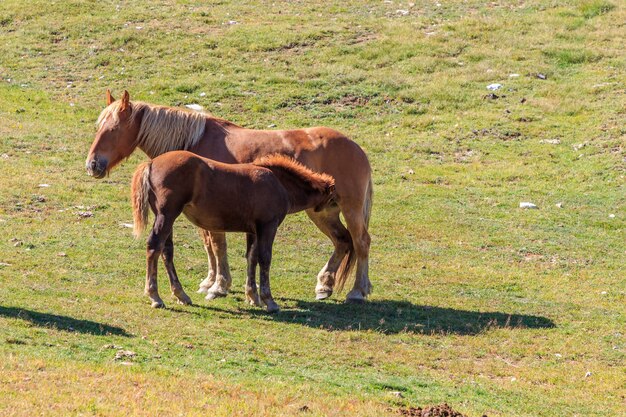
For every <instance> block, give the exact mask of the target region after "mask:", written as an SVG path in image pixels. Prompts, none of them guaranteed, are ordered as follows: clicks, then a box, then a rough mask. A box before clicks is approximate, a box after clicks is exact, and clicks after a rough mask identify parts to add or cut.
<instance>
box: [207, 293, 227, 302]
mask: <svg viewBox="0 0 626 417" xmlns="http://www.w3.org/2000/svg"><path fill="white" fill-rule="evenodd" d="M223 297H226V294H222V293H219V292H214V291H209V292H208V293H207V295H206V297H204V299H205V300H207V301H211V300H215V299H216V298H223Z"/></svg>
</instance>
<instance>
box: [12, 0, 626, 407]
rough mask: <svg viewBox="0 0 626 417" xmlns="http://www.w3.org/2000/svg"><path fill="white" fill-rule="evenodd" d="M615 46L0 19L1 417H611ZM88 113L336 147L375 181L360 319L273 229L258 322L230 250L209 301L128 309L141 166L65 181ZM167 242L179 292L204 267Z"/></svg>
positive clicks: (573, 26) (203, 24)
mask: <svg viewBox="0 0 626 417" xmlns="http://www.w3.org/2000/svg"><path fill="white" fill-rule="evenodd" d="M397 10H409V14H408V15H407V16H403V15H402V14H400V13H398V12H397ZM231 21H235V22H236V23H234V24H230V23H229V22H231ZM624 21H626V9H625V8H624V6H623V5H621V4H620V3H619V2H612V3H607V2H599V1H592V2H579V1H563V2H554V1H539V0H534V1H533V0H531V1H524V2H514V3H512V2H502V3H485V2H479V1H474V0H470V1H449V2H441V6H437V5H436V2H425V1H417V2H414V5H413V6H409V5H408V4H407V3H403V2H395V1H394V2H393V3H385V2H382V1H376V2H363V1H347V2H333V3H326V2H324V3H322V2H285V3H283V2H275V3H271V2H257V1H253V2H217V1H215V2H210V3H208V2H207V3H205V2H194V1H174V2H162V3H158V4H157V3H149V4H148V3H145V2H122V3H120V2H108V1H105V2H91V1H80V0H77V1H72V2H69V1H61V2H56V3H50V2H43V1H42V2H39V1H33V2H29V6H28V7H25V6H24V4H23V2H18V1H14V0H9V1H5V2H2V3H1V4H0V39H2V42H0V155H1V157H0V234H1V236H2V239H0V262H2V266H0V358H1V359H2V360H1V362H2V365H0V367H1V368H0V369H1V374H2V376H3V377H2V378H0V414H12V415H25V416H26V415H36V414H42V413H44V414H52V415H125V414H137V415H155V414H165V415H170V414H171V415H174V414H176V415H179V414H182V415H200V414H203V415H207V413H208V414H209V415H305V414H306V415H372V416H379V415H385V414H389V415H397V409H398V407H402V406H426V405H430V404H437V403H441V402H448V403H449V404H450V405H451V406H453V408H455V409H457V410H459V411H462V412H463V413H465V414H467V415H469V416H472V417H473V416H481V415H483V414H487V415H488V416H490V417H492V416H563V415H581V416H607V415H615V416H617V415H619V414H620V411H619V410H620V409H622V410H623V407H624V398H623V392H624V390H625V389H626V374H625V372H624V363H625V360H626V354H625V352H626V350H625V349H626V345H625V342H624V329H625V328H626V319H625V313H626V311H625V310H626V309H625V305H626V303H625V301H626V300H625V298H626V297H625V295H626V279H625V278H626V271H625V268H624V265H626V246H625V245H624V242H625V241H626V232H625V230H626V229H625V227H626V217H625V215H626V211H625V207H626V206H625V200H626V198H625V181H624V176H625V175H626V168H625V166H626V160H625V158H626V154H625V151H624V149H625V146H626V128H625V127H624V118H625V116H626V110H625V109H626V99H625V96H624V89H625V88H626V86H625V78H624V74H625V71H626V65H625V61H624V52H623V51H624V50H625V47H626V45H625V41H624V39H626V33H625V32H626V31H625V29H624V25H623V24H622V22H624ZM510 74H519V76H518V77H510V76H509V75H510ZM537 74H544V75H546V78H547V79H545V80H543V79H540V78H538V77H537ZM491 83H501V84H503V88H502V89H500V90H498V91H496V92H495V94H496V95H497V96H498V98H497V99H491V98H489V97H488V96H487V94H488V93H489V91H488V90H487V89H486V86H487V85H488V84H491ZM106 88H111V89H112V90H113V92H114V95H116V96H119V94H120V93H121V91H122V90H123V89H128V90H129V91H130V94H131V97H132V98H134V99H141V100H145V101H150V102H154V103H159V104H168V105H184V104H190V103H198V104H201V105H203V106H204V107H205V108H206V109H207V110H208V111H210V112H212V113H214V114H216V115H218V116H220V117H224V118H227V119H229V120H232V121H234V122H236V123H239V124H242V125H244V126H247V127H252V128H266V127H267V126H270V125H276V126H277V127H278V128H293V127H302V126H314V125H326V126H330V127H333V128H336V129H338V130H341V131H343V132H345V133H346V134H348V135H349V136H350V137H352V138H354V140H355V141H357V142H358V143H359V144H360V145H361V146H362V147H363V148H364V149H365V150H366V152H367V153H368V155H369V157H370V160H371V164H372V167H373V170H374V185H375V200H374V211H373V217H372V221H371V234H372V239H373V241H372V258H371V265H370V275H371V279H372V282H373V284H374V287H375V288H374V293H373V295H372V297H371V301H370V302H369V303H367V304H365V305H356V306H355V305H345V304H343V303H342V299H343V297H344V294H338V295H335V296H334V297H333V299H332V300H330V301H325V302H316V301H314V293H313V289H314V285H315V276H316V274H317V271H318V270H319V268H321V266H322V265H323V264H324V263H325V262H326V260H327V258H328V256H329V255H330V253H331V247H330V243H329V242H328V241H327V240H326V239H325V238H324V237H323V236H322V234H321V233H320V232H318V231H317V230H316V229H315V227H314V226H313V225H312V224H311V223H310V222H309V221H308V219H307V218H306V216H303V215H294V216H290V217H289V218H288V219H287V221H286V222H285V224H283V226H282V227H281V229H280V231H279V235H278V238H277V242H276V245H275V253H274V262H273V268H272V284H273V285H272V286H273V293H274V295H275V296H276V298H277V301H278V302H279V304H281V307H282V308H283V309H282V311H281V312H280V313H279V314H277V315H272V316H270V315H267V314H265V313H263V312H262V311H261V310H259V309H256V308H252V307H248V306H246V305H244V303H243V294H242V292H241V288H242V286H243V276H244V272H245V262H244V259H243V254H244V246H245V242H244V239H243V237H242V236H238V235H232V236H229V255H230V262H231V269H232V273H233V277H234V281H235V283H234V292H233V294H232V296H230V297H229V298H227V299H220V300H216V301H214V302H212V303H207V302H205V301H204V300H203V299H202V298H201V297H200V296H199V295H197V294H196V295H194V296H192V298H193V299H194V302H196V304H197V305H196V306H193V307H180V306H176V305H175V304H174V303H173V302H172V301H170V300H169V298H168V297H166V299H165V301H166V303H168V301H169V303H168V307H170V308H169V309H166V310H159V311H156V310H152V309H150V307H149V303H148V300H147V299H146V298H144V297H143V295H142V289H143V276H144V273H145V271H144V256H145V253H144V251H145V246H144V242H143V241H136V240H133V239H132V237H131V231H130V229H128V228H125V227H124V226H123V225H122V224H123V223H130V221H131V219H132V216H131V212H130V204H129V199H128V188H129V180H130V176H131V173H132V171H133V170H134V168H135V166H136V165H137V164H138V163H139V162H140V161H142V160H144V159H145V156H144V155H142V154H139V153H138V154H136V155H133V156H132V157H131V158H130V159H129V160H128V161H126V162H125V163H124V164H122V165H121V166H120V167H119V169H117V170H116V171H114V172H113V173H112V174H111V176H110V177H109V178H107V179H105V180H101V181H96V180H94V179H92V178H90V177H87V176H86V174H85V172H84V160H85V158H86V155H87V150H88V148H89V145H90V144H91V141H92V139H93V136H94V133H95V128H94V122H95V120H96V118H97V116H98V114H99V112H100V111H101V109H102V108H103V106H104V92H105V90H106ZM201 93H205V94H203V95H201ZM554 140H557V141H556V142H554ZM39 184H49V187H39ZM521 201H532V202H534V203H535V204H537V205H538V206H539V208H540V209H539V210H529V211H524V210H521V209H519V208H518V206H519V203H520V202H521ZM557 203H563V207H562V208H558V207H556V204H557ZM82 211H91V212H92V213H93V217H89V218H82V217H80V216H79V215H78V212H82ZM175 243H176V264H177V266H178V270H179V272H180V275H181V280H182V282H183V285H184V286H185V287H186V289H187V290H188V292H189V293H191V292H192V291H193V290H195V289H196V287H197V284H198V283H199V282H200V280H201V279H202V278H203V277H204V276H205V274H206V260H205V259H206V258H205V254H204V251H203V249H202V245H201V242H200V239H199V238H198V236H197V232H196V231H195V229H194V228H193V227H192V226H191V225H190V224H189V223H188V222H187V221H186V220H185V219H180V220H179V221H178V222H177V225H176V228H175ZM160 270H161V276H160V283H161V294H162V295H166V294H167V288H166V279H165V276H164V274H163V268H162V267H160ZM112 345H113V346H114V347H111V346H112ZM118 347H120V348H123V349H125V350H131V351H133V352H135V353H136V356H134V357H133V358H128V359H122V360H115V359H114V357H115V354H116V352H117V351H118V350H119V349H118ZM588 372H590V373H591V374H590V375H589V376H586V375H587V373H588ZM395 392H400V393H401V397H400V396H398V395H397V394H394V393H395ZM304 406H306V408H305V409H302V407H304ZM307 409H308V410H309V411H310V412H307V411H306V410H307ZM16 410H18V411H16ZM303 410H304V411H303Z"/></svg>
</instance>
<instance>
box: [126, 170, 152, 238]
mask: <svg viewBox="0 0 626 417" xmlns="http://www.w3.org/2000/svg"><path fill="white" fill-rule="evenodd" d="M151 166H152V162H144V163H143V164H141V165H139V166H138V167H137V169H136V170H135V173H134V174H133V180H132V183H131V186H130V199H131V202H132V204H133V221H134V224H133V234H134V235H135V237H136V238H138V237H139V236H141V233H142V232H143V231H144V230H145V228H146V223H148V209H149V208H150V202H149V200H148V197H149V195H150V167H151Z"/></svg>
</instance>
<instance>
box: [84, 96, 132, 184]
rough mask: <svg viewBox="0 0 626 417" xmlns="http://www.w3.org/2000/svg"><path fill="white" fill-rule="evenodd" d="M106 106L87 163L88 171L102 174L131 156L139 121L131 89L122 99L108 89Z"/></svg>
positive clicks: (97, 174) (93, 174) (100, 175)
mask: <svg viewBox="0 0 626 417" xmlns="http://www.w3.org/2000/svg"><path fill="white" fill-rule="evenodd" d="M106 103H107V107H106V108H105V109H104V110H102V113H100V116H99V117H98V122H97V127H98V132H97V133H96V137H95V139H94V141H93V143H92V144H91V149H89V154H88V156H87V161H86V163H85V167H86V168H87V173H88V174H89V175H91V176H93V177H95V178H102V177H104V176H105V175H107V174H108V172H109V171H110V170H111V169H112V168H113V167H114V166H115V165H117V164H118V163H119V162H120V161H122V160H123V159H124V158H127V157H128V156H130V154H131V153H133V151H134V150H135V148H136V146H137V141H136V139H137V134H138V132H139V123H136V122H135V120H136V118H135V117H134V115H133V110H132V105H131V102H130V97H129V95H128V91H124V94H123V95H122V98H121V99H120V100H117V101H116V100H115V99H114V98H113V96H111V92H110V91H109V90H107V92H106Z"/></svg>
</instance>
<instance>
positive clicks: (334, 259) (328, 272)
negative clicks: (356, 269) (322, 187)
mask: <svg viewBox="0 0 626 417" xmlns="http://www.w3.org/2000/svg"><path fill="white" fill-rule="evenodd" d="M306 214H308V216H309V218H310V219H311V220H313V223H315V225H316V226H317V227H318V228H319V229H320V230H321V231H322V232H323V233H324V234H325V235H326V236H328V237H329V238H330V240H331V241H332V242H333V245H334V246H335V250H334V252H333V254H332V255H331V257H330V259H329V260H328V262H327V263H326V265H324V267H323V268H322V269H321V271H320V272H319V274H317V286H316V287H315V294H316V298H317V299H318V300H323V299H326V298H328V297H330V296H331V295H332V293H333V287H334V285H335V274H336V273H337V269H339V266H340V265H341V261H342V260H343V258H344V256H345V255H346V254H347V253H348V251H349V250H350V248H351V247H352V238H351V237H350V233H349V232H348V230H347V229H346V228H345V227H344V225H343V224H341V220H339V207H336V206H335V207H329V208H326V209H324V210H323V211H319V212H315V211H314V210H307V212H306Z"/></svg>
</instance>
